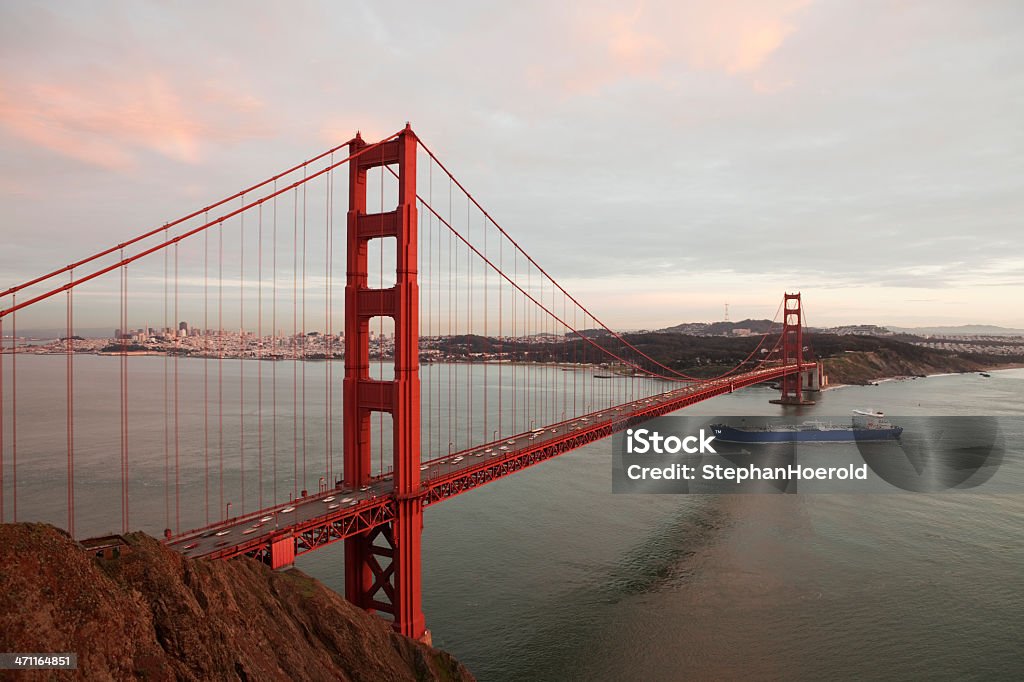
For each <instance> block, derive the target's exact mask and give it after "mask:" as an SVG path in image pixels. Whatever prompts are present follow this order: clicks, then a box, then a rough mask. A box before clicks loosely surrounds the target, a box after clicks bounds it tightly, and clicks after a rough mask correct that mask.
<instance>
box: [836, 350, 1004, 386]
mask: <svg viewBox="0 0 1024 682" xmlns="http://www.w3.org/2000/svg"><path fill="white" fill-rule="evenodd" d="M822 364H823V365H824V368H825V374H826V375H827V376H828V380H829V383H831V384H860V385H864V384H870V383H872V382H874V381H878V380H879V379H885V378H887V377H898V376H922V375H928V374H944V373H947V372H973V371H978V370H981V369H984V368H985V367H986V365H984V364H982V363H980V362H977V361H975V360H971V359H968V358H962V357H957V356H955V355H950V354H938V353H935V354H924V355H917V356H915V357H908V355H907V354H905V353H901V352H900V351H899V350H895V349H892V348H879V349H878V350H873V351H847V352H844V353H841V354H839V355H836V356H833V357H829V358H825V359H823V360H822Z"/></svg>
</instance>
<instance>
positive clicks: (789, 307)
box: [771, 293, 818, 405]
mask: <svg viewBox="0 0 1024 682" xmlns="http://www.w3.org/2000/svg"><path fill="white" fill-rule="evenodd" d="M782 364H783V365H797V366H801V365H803V364H804V320H803V311H802V309H801V307H800V294H799V293H795V294H785V298H784V300H783V303H782ZM817 374H818V370H817V366H816V368H815V370H814V371H813V375H815V376H812V372H811V371H805V372H794V373H792V374H786V375H785V376H783V377H782V381H781V387H782V397H781V398H779V399H778V400H772V401H771V402H772V403H774V404H776V405H813V404H814V401H813V400H809V399H807V398H804V391H805V390H814V389H815V388H816V387H817V386H816V384H817V376H816V375H817Z"/></svg>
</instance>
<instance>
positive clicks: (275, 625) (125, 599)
mask: <svg viewBox="0 0 1024 682" xmlns="http://www.w3.org/2000/svg"><path fill="white" fill-rule="evenodd" d="M126 540H127V541H128V543H129V548H128V550H127V551H125V552H124V553H122V555H121V556H120V557H119V558H114V559H97V558H93V557H91V556H90V555H88V554H87V553H86V552H84V551H83V550H82V549H81V547H80V546H79V545H78V544H77V543H75V542H74V541H73V540H72V539H71V538H70V537H69V536H67V535H66V534H65V533H64V532H62V531H60V530H58V529H56V528H54V527H52V526H48V525H45V524H25V523H22V524H5V525H0V561H2V568H0V650H2V651H21V652H51V653H55V652H76V653H77V654H78V671H77V673H76V677H77V678H78V679H108V680H122V679H137V678H144V679H147V680H367V681H369V680H472V679H473V677H472V675H471V674H470V673H469V672H468V671H467V670H466V668H465V667H464V666H463V665H462V664H461V663H459V662H458V661H456V660H455V659H454V658H452V656H450V655H449V654H447V653H445V652H443V651H440V650H438V649H433V648H431V647H428V646H425V645H423V644H420V643H417V642H414V641H413V640H411V639H408V638H406V637H403V636H401V635H399V634H396V633H395V632H393V631H392V630H391V628H390V627H388V625H387V624H386V623H385V622H384V621H382V620H381V619H379V618H377V617H375V616H371V615H369V614H367V613H365V612H363V611H362V610H360V609H357V608H355V607H354V606H352V605H351V604H349V603H348V602H347V601H345V600H344V599H342V598H341V597H340V596H339V595H337V594H335V593H334V592H332V591H331V590H329V589H327V588H326V587H324V586H323V585H322V584H320V583H319V582H318V581H316V580H314V579H313V578H310V577H309V576H307V575H305V574H304V573H302V572H300V571H298V570H290V571H271V570H270V569H268V568H267V567H265V566H263V565H262V564H260V563H258V562H256V561H253V560H250V559H236V560H231V561H206V560H202V559H186V558H184V557H182V556H180V555H179V554H177V553H176V552H173V551H171V550H169V549H167V548H165V547H164V546H163V545H162V544H160V543H159V542H158V541H156V540H155V539H153V538H151V537H149V536H148V535H145V534H143V533H133V534H130V535H128V536H127V537H126ZM40 679H43V677H42V676H41V677H40ZM62 679H63V678H62Z"/></svg>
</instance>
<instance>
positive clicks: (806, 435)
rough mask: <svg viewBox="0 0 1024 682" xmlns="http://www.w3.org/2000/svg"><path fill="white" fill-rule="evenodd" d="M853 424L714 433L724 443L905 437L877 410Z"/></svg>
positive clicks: (719, 428) (724, 428) (715, 427)
mask: <svg viewBox="0 0 1024 682" xmlns="http://www.w3.org/2000/svg"><path fill="white" fill-rule="evenodd" d="M851 421H852V423H851V424H850V425H845V424H833V423H832V422H824V421H817V420H815V421H805V422H803V423H802V424H767V425H764V426H729V425H728V424H712V425H711V432H712V433H714V434H715V439H716V440H720V441H722V442H723V443H794V442H798V443H843V442H847V443H850V442H855V441H865V440H871V441H875V440H896V439H898V438H899V437H900V434H902V433H903V427H900V426H894V425H893V424H891V423H890V422H889V421H888V420H887V419H886V418H885V415H884V414H883V413H881V412H877V411H875V410H854V411H853V418H852V420H851Z"/></svg>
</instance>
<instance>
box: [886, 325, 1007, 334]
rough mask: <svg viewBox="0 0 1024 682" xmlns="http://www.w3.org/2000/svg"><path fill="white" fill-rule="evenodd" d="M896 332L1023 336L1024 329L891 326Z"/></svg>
mask: <svg viewBox="0 0 1024 682" xmlns="http://www.w3.org/2000/svg"><path fill="white" fill-rule="evenodd" d="M887 327H888V328H889V329H891V330H892V331H894V332H896V333H897V334H914V335H917V336H920V335H922V334H931V335H932V336H946V335H949V336H1024V329H1011V328H1008V327H997V326H995V325H992V324H962V325H959V326H952V327H891V326H888V325H887Z"/></svg>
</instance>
